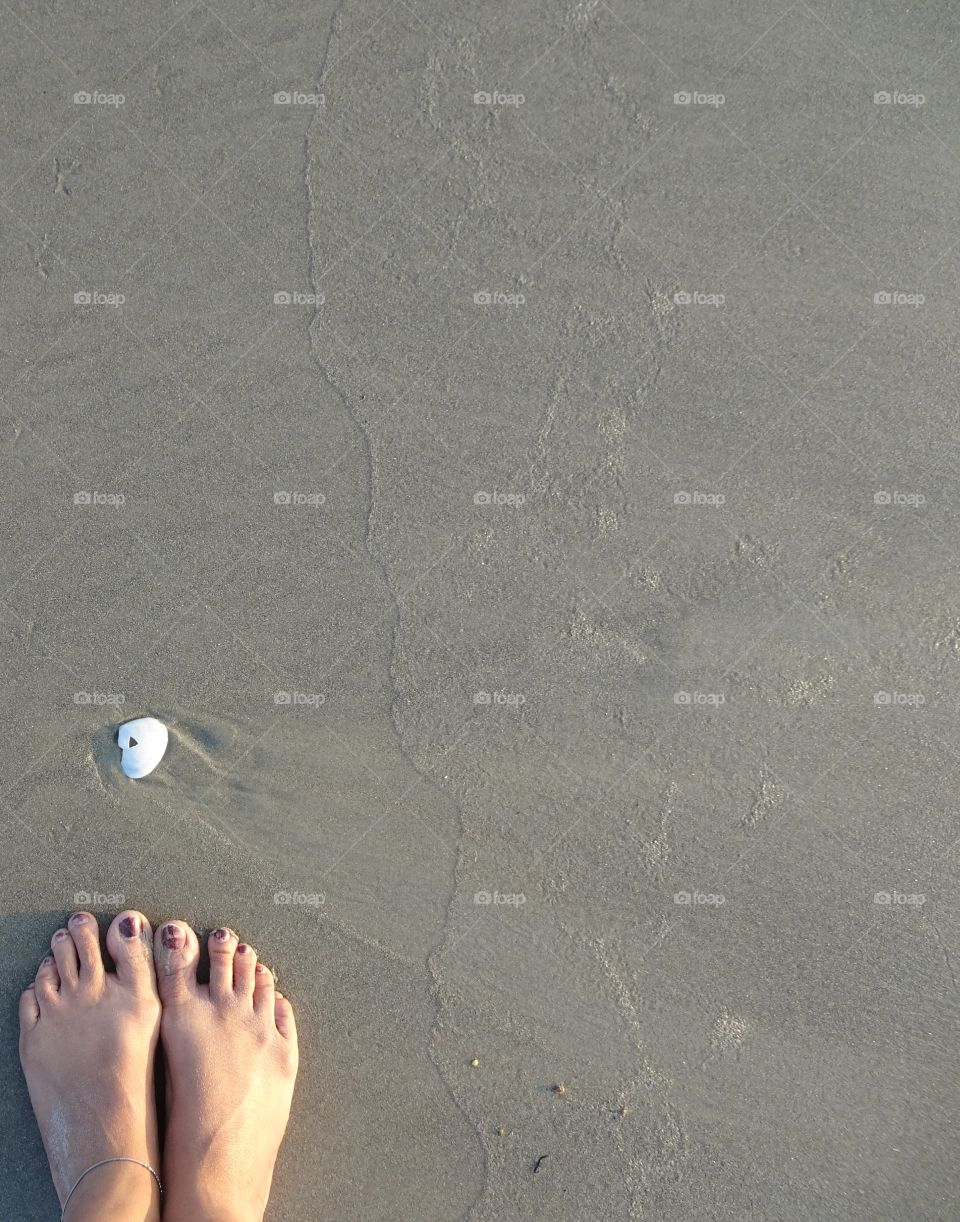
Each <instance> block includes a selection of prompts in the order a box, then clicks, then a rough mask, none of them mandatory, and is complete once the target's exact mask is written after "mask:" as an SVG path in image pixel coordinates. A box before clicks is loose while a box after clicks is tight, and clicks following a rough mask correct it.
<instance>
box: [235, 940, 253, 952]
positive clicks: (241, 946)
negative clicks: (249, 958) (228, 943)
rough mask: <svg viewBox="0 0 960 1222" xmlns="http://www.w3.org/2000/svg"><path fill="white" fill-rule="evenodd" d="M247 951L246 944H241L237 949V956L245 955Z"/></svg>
mask: <svg viewBox="0 0 960 1222" xmlns="http://www.w3.org/2000/svg"><path fill="white" fill-rule="evenodd" d="M249 949H250V947H249V946H248V945H247V944H246V942H241V943H240V945H239V946H238V947H237V954H238V955H245V954H246V953H247V951H249Z"/></svg>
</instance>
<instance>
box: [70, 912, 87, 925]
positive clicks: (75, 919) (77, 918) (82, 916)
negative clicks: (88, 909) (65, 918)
mask: <svg viewBox="0 0 960 1222" xmlns="http://www.w3.org/2000/svg"><path fill="white" fill-rule="evenodd" d="M86 919H87V914H86V913H85V912H75V913H74V914H73V916H72V917H71V918H70V924H71V925H82V924H83V922H84V921H85V920H86Z"/></svg>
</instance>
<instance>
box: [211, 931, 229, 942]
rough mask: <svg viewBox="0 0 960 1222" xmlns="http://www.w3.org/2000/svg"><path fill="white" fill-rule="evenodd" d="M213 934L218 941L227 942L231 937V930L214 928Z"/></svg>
mask: <svg viewBox="0 0 960 1222" xmlns="http://www.w3.org/2000/svg"><path fill="white" fill-rule="evenodd" d="M213 936H214V937H215V938H216V939H217V941H218V942H226V940H227V938H229V937H230V930H229V929H217V930H214V934H213Z"/></svg>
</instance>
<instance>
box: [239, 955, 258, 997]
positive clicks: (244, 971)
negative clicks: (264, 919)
mask: <svg viewBox="0 0 960 1222" xmlns="http://www.w3.org/2000/svg"><path fill="white" fill-rule="evenodd" d="M256 968H257V952H256V951H255V950H254V949H253V947H252V946H249V945H248V944H247V943H246V942H241V943H240V945H239V946H238V947H237V953H236V954H235V955H234V956H233V995H234V997H248V998H252V997H253V982H254V980H255V979H256V974H257V973H256Z"/></svg>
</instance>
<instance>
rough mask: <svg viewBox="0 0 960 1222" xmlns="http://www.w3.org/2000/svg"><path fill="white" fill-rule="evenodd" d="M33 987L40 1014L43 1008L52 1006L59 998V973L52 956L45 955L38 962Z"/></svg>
mask: <svg viewBox="0 0 960 1222" xmlns="http://www.w3.org/2000/svg"><path fill="white" fill-rule="evenodd" d="M34 986H35V988H36V993H37V1001H38V1002H39V1003H40V1012H41V1013H43V1007H44V1006H47V1005H52V1004H53V1003H54V1002H55V1001H56V1000H57V998H58V997H59V996H60V973H59V972H58V971H57V963H56V960H55V959H54V957H53V955H47V957H46V958H45V959H42V960H41V961H40V966H39V967H38V968H37V978H36V980H35V981H34Z"/></svg>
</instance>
